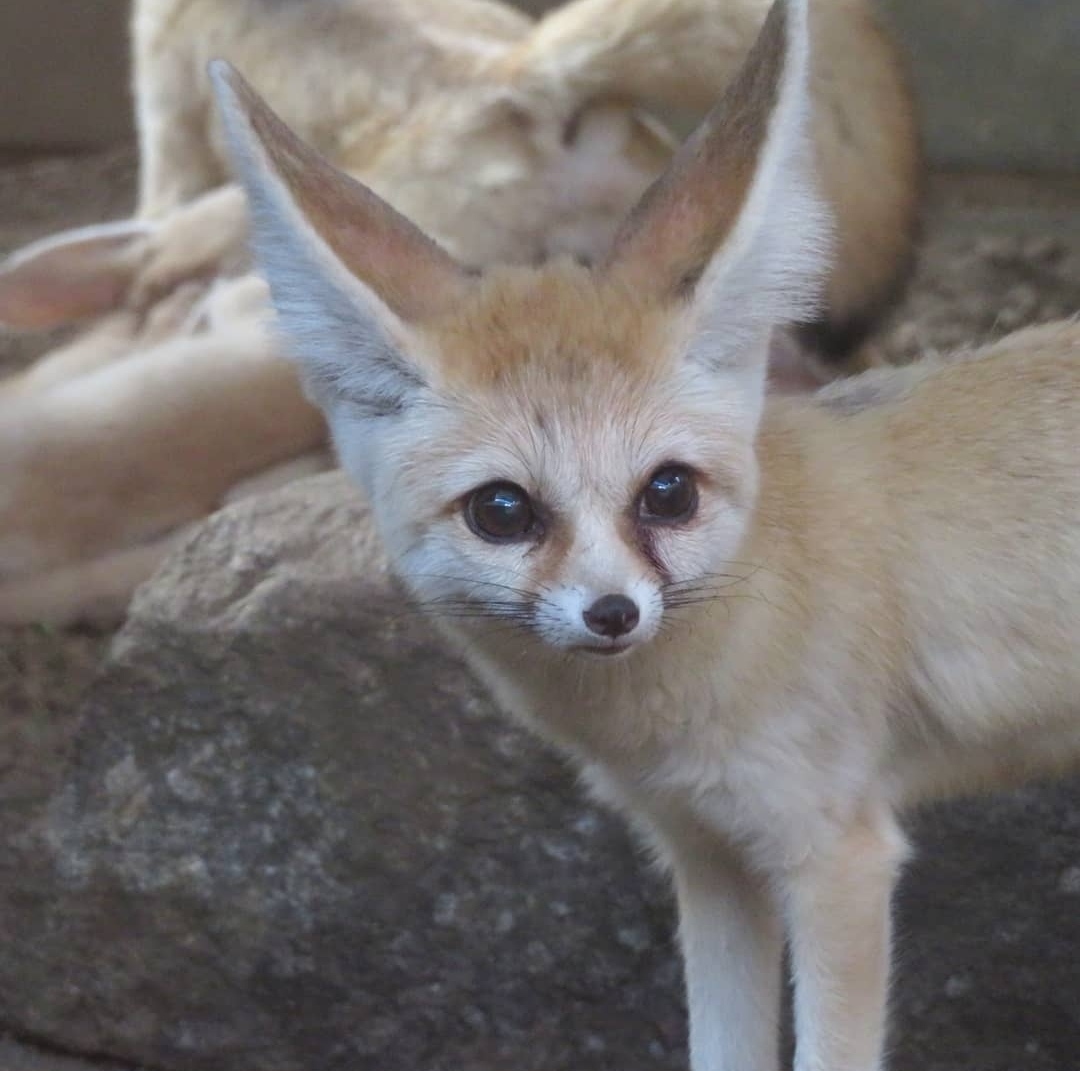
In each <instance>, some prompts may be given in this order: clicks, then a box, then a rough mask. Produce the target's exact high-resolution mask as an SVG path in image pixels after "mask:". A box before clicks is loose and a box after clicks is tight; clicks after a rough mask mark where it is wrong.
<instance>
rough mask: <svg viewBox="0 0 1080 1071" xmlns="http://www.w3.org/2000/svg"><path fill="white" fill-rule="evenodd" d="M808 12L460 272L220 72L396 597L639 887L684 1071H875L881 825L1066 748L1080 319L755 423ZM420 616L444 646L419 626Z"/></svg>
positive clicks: (799, 168)
mask: <svg viewBox="0 0 1080 1071" xmlns="http://www.w3.org/2000/svg"><path fill="white" fill-rule="evenodd" d="M807 62H808V30H807V13H806V0H787V2H784V0H780V2H778V3H777V5H776V6H775V7H774V8H773V9H772V12H771V14H770V15H769V17H768V20H767V22H766V24H765V27H764V29H763V31H762V35H761V37H760V39H759V41H758V42H757V44H756V46H755V47H754V49H753V51H752V53H751V55H750V57H749V59H748V61H747V64H746V66H745V68H744V69H743V71H742V73H741V75H740V76H739V77H738V79H737V80H736V81H735V82H734V83H733V85H732V87H731V88H730V90H729V91H728V92H727V94H726V95H725V97H724V98H723V100H722V101H721V103H720V104H719V105H718V106H717V108H716V110H715V111H714V112H713V113H712V114H711V115H710V116H709V118H708V119H707V120H706V122H705V124H704V125H703V126H702V127H701V128H700V130H699V131H698V132H697V133H696V134H695V135H694V136H693V137H692V138H691V140H690V141H689V142H688V143H687V144H686V146H685V147H684V148H683V149H682V150H681V151H680V152H679V153H678V155H677V156H676V158H675V160H674V162H673V164H672V166H671V168H670V170H668V171H667V173H666V174H665V175H664V176H663V177H662V178H661V179H660V180H659V181H658V182H657V183H656V184H655V185H654V186H653V187H652V188H651V189H650V190H649V191H648V192H647V193H646V194H645V196H644V198H643V199H642V201H641V202H640V204H639V205H638V206H637V208H636V209H635V210H634V211H633V212H632V213H631V214H630V216H629V218H628V219H627V220H626V222H625V224H624V225H623V227H622V228H621V230H620V232H619V234H618V236H617V237H616V240H615V242H614V244H613V246H612V248H611V251H610V253H609V254H608V255H607V256H606V257H605V258H604V259H603V260H602V261H601V262H599V263H598V264H597V265H596V266H595V267H594V268H592V269H589V268H585V267H582V266H578V265H574V264H572V263H566V262H564V263H560V264H554V265H549V266H546V267H541V268H535V269H527V268H517V269H514V268H503V269H492V270H490V271H487V272H483V273H480V272H476V271H472V270H469V269H465V268H463V267H461V266H460V265H458V264H457V263H456V262H455V261H454V260H453V259H452V258H451V257H450V256H449V255H448V254H447V253H446V252H445V251H444V250H442V249H441V248H440V247H439V246H438V245H436V244H435V243H434V242H432V241H430V240H429V239H428V238H427V237H425V236H424V235H423V234H422V233H421V232H420V231H419V230H418V229H417V228H415V227H414V226H413V225H412V224H410V223H409V222H408V221H407V220H406V219H404V218H403V217H402V216H400V215H399V214H398V213H396V212H395V211H394V210H393V209H391V208H390V207H389V206H388V205H386V204H385V203H384V202H383V201H381V200H380V199H379V198H378V197H377V196H376V195H374V194H373V193H372V192H371V191H370V190H368V189H366V188H364V187H363V186H361V185H359V184H357V183H355V182H352V181H350V180H349V179H347V178H346V177H344V176H342V175H341V174H339V173H337V172H336V171H335V170H334V169H333V168H332V167H331V166H329V165H328V164H326V163H325V162H323V161H322V160H321V159H320V158H319V156H318V155H317V154H316V153H315V152H314V151H313V150H311V149H309V148H307V147H306V146H305V145H304V144H303V143H301V142H300V141H299V140H298V139H297V138H296V137H295V136H294V135H292V134H291V133H290V131H289V130H288V129H287V128H286V127H285V126H284V125H283V124H282V123H281V121H280V120H278V119H277V118H276V116H275V115H274V114H273V113H272V112H271V111H270V110H269V109H268V108H267V106H266V105H265V104H263V103H262V102H261V101H260V99H259V98H258V97H257V96H256V95H255V93H254V92H253V91H252V90H251V89H250V87H249V86H247V84H246V83H245V82H244V81H243V80H242V79H241V78H240V76H238V75H237V74H236V73H235V72H234V71H232V70H231V69H230V68H228V67H226V66H224V65H219V66H216V67H215V71H214V76H215V80H216V82H217V85H218V91H219V95H220V99H221V104H222V108H223V111H224V114H225V116H226V120H227V126H228V129H229V131H230V137H231V142H232V145H233V149H234V153H235V158H236V161H237V165H238V168H239V170H240V171H241V173H242V174H243V176H244V181H245V183H246V185H247V189H248V192H249V196H250V198H251V201H252V204H253V206H254V217H255V228H254V230H255V243H256V250H257V255H258V257H259V260H260V263H261V264H262V267H263V270H264V271H265V273H266V275H267V277H268V279H269V282H270V287H271V292H272V296H273V300H274V304H275V305H276V308H277V310H278V315H279V319H280V323H281V326H282V328H283V329H284V331H285V332H286V334H287V336H288V337H289V338H290V339H291V346H292V349H293V351H294V353H295V356H296V359H297V361H298V362H299V364H300V366H301V368H302V370H303V374H304V375H305V377H306V378H307V380H308V382H309V384H310V386H311V390H312V393H313V395H314V396H315V397H316V398H318V399H320V401H321V404H322V405H323V407H324V409H325V412H326V414H327V416H328V418H329V422H330V425H331V428H332V431H333V435H334V438H335V441H336V443H337V448H338V450H339V452H340V456H341V459H342V462H343V464H344V465H345V467H346V468H347V469H348V470H349V471H350V472H351V473H352V475H353V476H354V478H355V479H356V480H357V482H358V483H359V484H360V485H361V486H362V487H363V488H364V489H366V491H367V493H368V495H369V496H370V498H371V501H372V504H373V509H374V514H375V517H376V519H377V523H378V525H379V528H380V530H381V533H382V536H383V538H384V540H385V543H386V546H387V548H388V550H389V554H390V556H391V560H392V562H393V564H394V567H395V569H396V571H397V572H398V574H399V575H400V576H401V577H402V579H403V580H404V582H405V583H406V584H407V585H408V587H409V588H410V589H411V591H412V593H413V595H414V596H415V598H416V599H417V600H418V602H419V603H420V605H421V606H423V607H426V608H427V609H428V610H430V611H431V613H432V614H433V615H435V616H436V618H437V619H440V620H442V622H443V626H444V627H445V628H446V630H447V634H448V635H450V636H452V637H454V638H455V640H456V641H457V642H458V643H459V644H460V645H461V648H462V649H463V651H464V653H465V654H466V656H467V657H468V658H469V659H470V661H471V662H472V664H473V665H474V666H475V667H476V669H477V670H478V672H479V673H480V674H481V676H482V677H483V678H484V679H485V680H486V681H487V682H488V684H489V685H490V686H491V688H492V689H493V691H494V692H495V694H496V696H497V697H498V698H499V699H500V701H501V702H502V704H504V705H505V706H506V707H507V708H509V709H510V710H511V711H513V712H515V713H516V714H517V715H519V716H520V717H521V718H523V719H524V720H525V721H526V722H527V723H528V724H530V725H532V726H534V727H535V728H536V729H538V730H539V731H540V732H541V733H542V734H544V735H545V736H546V737H547V738H548V739H550V740H552V741H554V742H555V743H556V744H558V745H560V746H561V747H562V748H564V749H565V750H566V751H567V752H568V753H569V754H570V755H572V756H574V757H575V758H576V759H577V760H578V761H579V762H580V763H581V764H582V766H583V767H584V769H585V771H586V773H587V776H588V779H589V781H590V782H591V784H592V785H593V787H594V788H595V789H596V791H597V792H598V793H600V795H601V796H602V797H604V798H606V799H608V800H610V801H611V802H613V803H614V804H615V805H617V806H619V807H621V808H623V809H624V810H625V811H627V812H628V813H629V815H630V816H631V817H632V818H633V820H634V821H635V822H636V823H637V825H638V826H639V827H641V828H642V829H643V830H644V831H645V833H646V834H647V835H648V836H649V837H650V838H651V839H652V841H653V843H654V844H655V845H656V847H657V849H658V851H659V852H660V854H661V856H662V857H663V858H665V859H666V860H667V861H668V862H669V863H670V866H671V869H672V871H673V874H674V882H675V887H676V890H677V893H678V900H679V907H680V915H681V930H682V945H683V950H684V953H685V960H686V970H687V985H688V992H689V1008H690V1017H691V1054H692V1063H693V1067H694V1068H695V1071H774V1069H775V1068H776V1066H777V1063H778V1041H777V1017H778V1009H779V1005H780V991H781V948H782V944H783V937H784V934H785V932H786V934H787V937H788V939H789V940H790V948H791V962H792V965H793V973H794V979H795V985H796V995H795V1017H796V1032H797V1056H796V1066H797V1068H798V1069H799V1071H877V1069H880V1068H881V1067H882V1061H883V1056H882V1051H883V1038H884V1031H885V1008H886V989H887V979H888V974H889V925H890V923H889V916H890V903H889V902H890V894H891V891H892V888H893V884H894V881H895V878H896V873H897V869H898V867H899V866H900V864H901V861H902V859H903V857H904V854H905V846H904V837H903V835H902V833H901V831H900V828H899V826H898V819H897V814H898V812H899V811H900V810H901V809H902V808H903V807H904V806H905V805H907V804H910V803H912V802H914V801H917V800H920V799H924V798H927V797H930V796H934V795H940V794H944V793H947V792H950V791H955V790H960V789H969V788H972V787H974V786H979V785H984V786H994V785H999V784H1003V783H1008V782H1011V781H1013V780H1014V779H1018V778H1022V777H1025V776H1027V775H1030V774H1034V773H1037V772H1039V771H1044V770H1048V769H1053V768H1056V767H1060V766H1062V765H1064V764H1065V763H1067V762H1068V761H1070V760H1071V759H1073V758H1075V757H1076V755H1077V752H1080V717H1078V712H1077V704H1078V698H1077V697H1078V696H1080V661H1078V660H1077V658H1076V648H1077V642H1078V641H1080V537H1078V535H1077V522H1078V520H1080V466H1078V465H1077V457H1078V456H1080V360H1078V358H1080V326H1077V325H1059V326H1057V327H1052V328H1042V329H1038V330H1034V331H1030V332H1028V333H1025V334H1021V335H1019V336H1017V337H1014V338H1013V339H1010V340H1008V341H1006V342H1004V343H1001V344H999V345H997V346H995V347H991V348H990V349H988V350H987V351H985V352H984V353H982V354H981V355H980V356H979V357H978V359H967V360H964V359H962V360H958V361H955V362H951V363H942V364H937V363H926V364H923V365H920V366H915V367H913V368H911V369H903V370H897V371H895V372H886V371H874V372H870V373H867V374H866V376H865V377H863V378H855V379H853V380H850V381H848V382H846V383H842V384H837V385H834V386H833V387H831V388H829V389H828V390H827V391H826V392H824V393H823V394H822V395H820V396H806V397H804V398H793V399H779V398H767V397H766V395H765V390H764V381H765V355H766V351H767V348H768V340H769V336H770V334H771V332H772V331H773V330H774V329H775V327H776V325H777V324H780V323H784V322H788V321H790V320H791V319H793V318H797V317H798V316H800V315H803V314H805V312H806V310H807V309H808V308H810V307H812V306H813V303H814V302H815V301H816V300H817V299H818V297H819V294H820V280H821V276H822V273H823V271H824V269H825V266H826V263H827V250H828V245H829V224H828V220H827V214H826V212H825V211H824V209H823V207H822V202H821V200H820V198H819V196H818V194H817V193H816V192H815V189H814V182H813V178H812V174H811V168H810V166H809V163H808V155H807V130H806V125H807V100H806V87H807ZM447 619H450V620H447Z"/></svg>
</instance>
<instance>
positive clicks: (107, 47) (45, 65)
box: [0, 0, 1080, 172]
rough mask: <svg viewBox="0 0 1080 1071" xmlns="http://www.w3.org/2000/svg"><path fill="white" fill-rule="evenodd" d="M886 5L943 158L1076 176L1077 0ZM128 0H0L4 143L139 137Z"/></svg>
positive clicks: (1079, 168)
mask: <svg viewBox="0 0 1080 1071" xmlns="http://www.w3.org/2000/svg"><path fill="white" fill-rule="evenodd" d="M224 2H228V0H224ZM384 2H385V3H393V2H394V0H384ZM448 2H450V0H448ZM878 2H879V4H880V6H881V8H882V10H883V11H884V13H885V15H886V16H887V18H888V19H889V20H890V22H891V23H892V24H893V25H894V27H895V30H896V32H897V35H898V37H899V39H900V40H901V42H902V44H903V46H904V48H905V50H906V51H907V53H908V56H909V60H910V65H911V68H912V72H913V75H914V79H915V85H916V90H917V93H918V95H919V98H920V104H921V106H922V110H923V123H924V128H925V131H926V141H927V146H928V149H929V153H930V156H931V158H932V159H933V160H934V161H935V162H936V163H938V164H939V165H944V166H953V167H955V166H964V167H980V168H991V169H999V170H1038V171H1074V172H1080V0H878ZM129 5H130V0H0V147H6V148H10V147H21V148H48V149H53V148H62V147H78V146H91V145H101V144H105V143H108V142H113V141H118V140H122V139H125V138H128V137H130V136H131V119H130V110H131V108H130V98H129V94H128V75H127V40H126V30H127V18H128V10H129ZM519 6H522V7H526V8H529V9H530V10H533V11H537V10H542V9H544V8H546V7H550V6H553V4H552V3H551V2H550V0H519Z"/></svg>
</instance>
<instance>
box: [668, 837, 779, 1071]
mask: <svg viewBox="0 0 1080 1071" xmlns="http://www.w3.org/2000/svg"><path fill="white" fill-rule="evenodd" d="M668 847H669V851H670V853H671V856H672V861H673V864H674V869H675V886H676V891H677V893H678V901H679V929H680V938H681V943H682V950H683V958H684V961H685V965H686V993H687V1005H688V1007H689V1012H690V1066H691V1068H692V1069H693V1071H776V1068H777V1067H778V1065H779V1051H778V1050H779V1043H778V1035H779V1029H778V1020H779V1011H780V981H781V957H782V951H783V931H782V923H781V919H780V913H779V911H778V909H777V907H776V904H775V901H774V898H773V897H772V895H771V893H770V891H769V889H768V888H767V887H766V886H765V883H764V881H763V880H762V879H761V878H760V877H758V876H756V875H754V874H753V873H751V872H750V870H749V869H748V868H747V867H746V866H745V865H744V863H743V861H742V860H741V859H740V858H739V857H738V855H737V854H736V853H735V852H734V851H733V850H731V849H730V848H729V847H728V846H726V845H725V844H724V843H723V842H722V841H719V840H718V839H713V838H711V837H705V836H701V837H693V838H683V837H680V838H679V839H678V840H677V841H676V842H675V843H672V842H671V841H670V840H669V841H668Z"/></svg>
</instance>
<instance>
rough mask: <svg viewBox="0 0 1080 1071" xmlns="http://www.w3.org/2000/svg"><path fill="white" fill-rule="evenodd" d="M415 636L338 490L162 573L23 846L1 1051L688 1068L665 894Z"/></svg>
mask: <svg viewBox="0 0 1080 1071" xmlns="http://www.w3.org/2000/svg"><path fill="white" fill-rule="evenodd" d="M401 611H402V605H401V603H400V601H399V599H398V597H397V595H396V593H395V592H394V591H393V589H392V588H391V587H390V586H389V585H388V583H387V581H386V579H385V576H384V574H383V572H382V569H381V565H380V564H379V562H378V558H377V554H376V552H375V551H374V550H373V548H372V546H371V539H370V533H369V530H368V527H367V521H366V517H365V515H364V512H363V509H362V507H360V506H359V505H358V503H357V501H356V498H355V497H354V496H353V494H352V493H350V492H348V491H346V490H345V488H344V484H343V483H342V482H341V481H340V479H339V478H338V477H330V478H329V479H326V480H316V481H313V482H312V483H310V484H308V485H297V487H296V488H293V489H290V490H289V491H287V492H285V493H284V495H279V496H275V497H274V498H272V499H267V500H265V501H262V502H259V503H256V504H253V505H251V506H247V507H243V508H241V509H239V510H233V511H230V512H228V513H225V514H223V515H221V516H220V517H219V518H218V520H217V521H215V522H214V523H213V524H211V525H209V526H208V527H207V528H206V529H205V530H204V531H203V533H202V535H201V536H199V537H198V538H197V539H196V540H195V542H194V543H192V544H191V545H190V546H189V548H188V549H187V551H186V552H184V553H182V554H181V555H180V556H178V558H176V559H174V560H173V562H172V563H171V565H170V566H169V567H167V570H166V573H165V575H164V576H162V577H160V578H159V580H158V582H157V583H156V585H154V586H153V587H152V588H151V589H150V590H149V591H146V592H145V593H144V594H143V596H142V598H141V599H140V600H139V602H138V605H137V607H136V609H135V612H134V614H133V617H132V619H131V622H130V624H129V625H128V627H127V628H126V629H125V630H124V632H123V633H122V634H121V635H120V637H119V639H118V641H117V644H116V646H115V648H114V650H113V654H112V656H111V658H110V660H109V661H108V663H107V665H106V668H105V671H104V674H103V676H102V677H101V678H100V679H99V680H98V682H97V684H96V685H95V686H93V688H92V689H91V692H90V695H89V697H88V700H87V702H86V704H85V706H84V708H83V712H82V721H81V726H80V728H79V730H78V733H77V736H76V739H75V740H74V743H73V746H72V749H71V754H72V761H71V765H70V767H69V768H68V769H67V770H66V772H65V773H64V775H63V777H62V779H61V780H60V783H59V784H58V785H57V787H56V790H55V791H54V793H53V794H52V796H51V799H49V801H48V802H47V805H46V806H45V807H44V808H43V809H42V810H41V812H40V813H39V814H36V815H31V814H27V815H25V816H24V821H23V822H21V823H20V824H19V827H18V828H5V829H4V831H3V833H4V841H5V844H4V846H3V848H2V849H0V948H2V949H3V954H2V955H0V1021H2V1022H3V1023H5V1024H6V1025H8V1026H9V1027H12V1028H15V1029H16V1030H17V1031H18V1032H19V1033H21V1034H23V1035H27V1036H30V1037H47V1038H48V1039H49V1041H50V1042H51V1043H53V1044H57V1045H60V1046H62V1047H63V1048H65V1049H68V1050H74V1051H81V1052H88V1053H107V1054H110V1055H112V1056H118V1057H123V1058H125V1059H129V1060H132V1061H142V1062H144V1063H145V1064H147V1065H150V1066H153V1067H168V1068H199V1069H202V1068H205V1069H207V1071H209V1069H214V1071H231V1069H236V1071H241V1069H243V1071H252V1069H267V1071H270V1069H273V1071H277V1069H281V1071H284V1069H289V1071H292V1069H297V1071H299V1069H301V1068H303V1069H310V1068H313V1067H318V1068H320V1069H331V1068H373V1069H374V1068H379V1069H381V1071H395V1069H398V1068H400V1069H402V1071H404V1069H406V1068H408V1069H409V1071H417V1069H420V1068H425V1069H433V1071H434V1069H442V1068H445V1069H447V1071H450V1069H455V1071H456V1069H460V1068H462V1067H469V1068H477V1069H481V1068H500V1067H505V1068H511V1067H513V1068H515V1069H519V1071H528V1069H534V1068H535V1069H536V1071H540V1069H545V1071H547V1069H552V1068H567V1069H569V1068H574V1069H575V1071H588V1069H593V1068H595V1069H597V1071H599V1069H600V1068H607V1067H614V1066H618V1067H623V1068H631V1067H650V1068H656V1067H660V1068H662V1067H677V1066H679V1065H680V1063H681V1054H680V1046H681V1040H682V1022H681V1012H680V1002H681V996H680V987H679V984H678V968H677V964H676V961H675V957H674V955H673V952H672V941H671V916H670V912H669V910H668V902H667V897H666V895H665V893H664V892H663V890H662V888H661V886H660V884H659V882H658V881H657V880H655V879H654V878H651V877H650V876H649V875H648V874H647V873H646V869H645V867H644V866H643V864H642V862H641V861H640V859H639V858H638V856H637V854H636V852H635V851H634V849H633V848H632V846H631V844H630V842H629V839H628V838H627V836H626V835H625V833H624V832H623V830H622V828H621V826H620V825H619V824H618V823H616V822H614V821H613V820H611V819H609V818H608V817H606V816H604V815H602V814H600V813H598V812H597V810H595V809H594V808H593V807H591V806H589V805H588V804H587V803H585V802H584V801H583V799H582V797H581V796H580V795H579V793H578V791H577V789H576V788H575V786H574V785H573V783H572V779H571V778H570V777H569V776H568V775H567V773H566V771H565V770H564V768H563V767H562V766H561V764H560V763H559V762H558V761H556V760H555V759H553V758H552V757H551V756H550V755H547V754H545V753H544V752H543V751H541V750H540V749H539V748H538V747H537V746H535V745H534V744H532V743H531V742H530V741H528V740H526V739H525V738H524V737H523V736H522V735H521V734H519V733H518V732H516V731H514V730H512V729H510V728H508V727H507V726H506V725H505V724H504V723H503V722H502V721H501V720H499V719H496V718H495V717H493V715H492V713H491V711H490V709H489V707H488V705H487V703H486V702H485V701H484V700H483V699H482V698H481V697H480V695H479V694H478V691H477V689H476V687H475V685H474V684H473V682H472V680H471V678H470V676H469V675H468V674H467V673H466V672H465V671H464V670H463V669H462V668H461V667H460V666H458V665H457V664H456V663H455V662H454V661H453V660H452V659H450V658H449V657H447V655H445V654H444V653H443V651H442V649H441V648H440V647H439V646H438V645H437V644H436V643H434V642H433V640H432V639H431V637H430V636H429V634H428V632H427V631H426V629H425V628H424V627H423V626H422V625H421V624H420V623H419V622H418V621H417V620H416V619H415V617H414V616H413V615H411V614H408V613H405V614H403V613H402V612H401ZM3 818H4V816H3V815H2V814H0V822H2V821H3Z"/></svg>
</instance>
